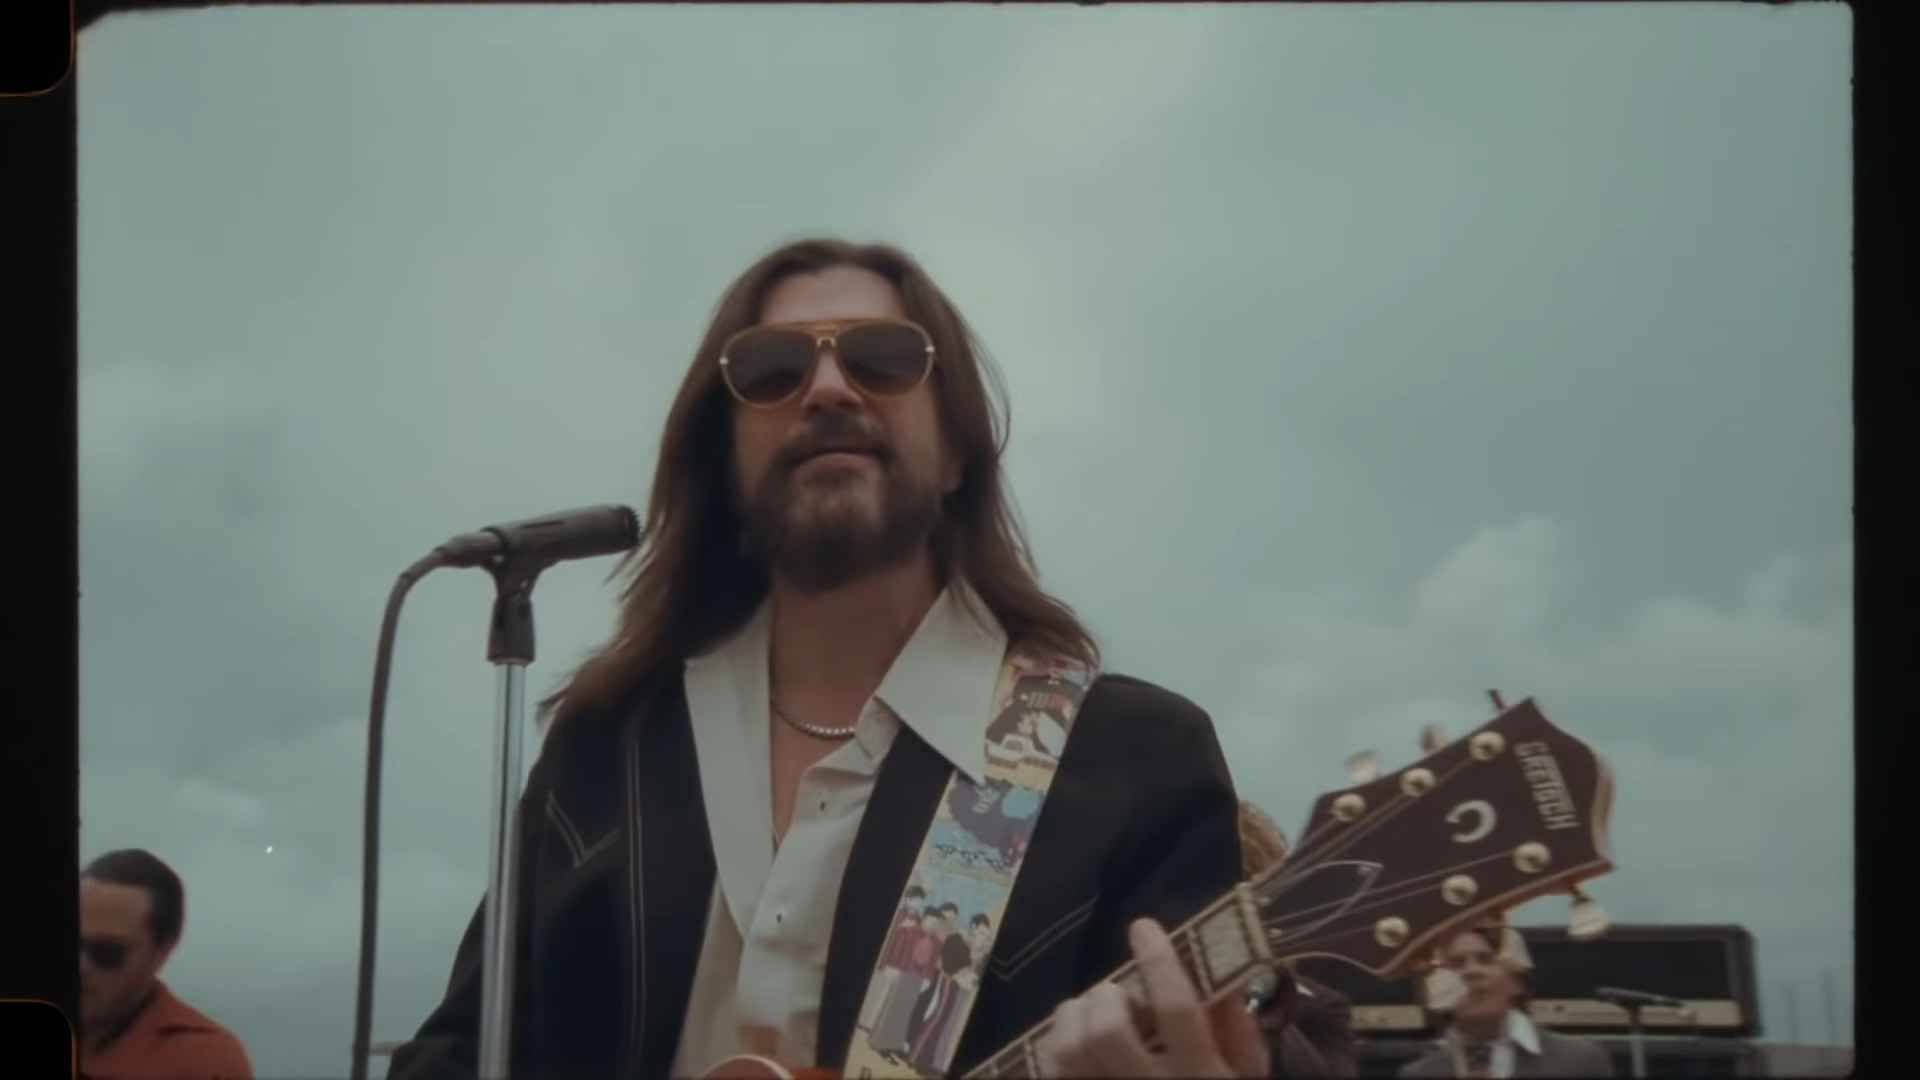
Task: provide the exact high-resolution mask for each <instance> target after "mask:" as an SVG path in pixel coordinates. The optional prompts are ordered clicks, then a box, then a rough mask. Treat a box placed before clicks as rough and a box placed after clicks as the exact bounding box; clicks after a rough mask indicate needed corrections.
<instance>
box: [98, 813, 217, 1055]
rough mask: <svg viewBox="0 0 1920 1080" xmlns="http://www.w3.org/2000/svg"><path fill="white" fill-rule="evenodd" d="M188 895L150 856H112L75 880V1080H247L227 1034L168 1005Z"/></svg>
mask: <svg viewBox="0 0 1920 1080" xmlns="http://www.w3.org/2000/svg"><path fill="white" fill-rule="evenodd" d="M185 918H186V890H185V889H184V888H183V887H182V886H181V884H180V876H179V875H178V874H176V873H174V872H173V869H172V868H171V867H169V866H168V865H167V864H166V863H164V862H161V861H160V859H159V858H157V857H155V856H154V855H153V854H152V853H150V852H146V851H140V850H137V849H128V850H123V851H112V852H108V853H107V854H105V855H102V856H100V857H99V858H98V859H95V860H94V861H93V862H92V863H91V864H89V865H88V866H87V868H86V869H85V870H83V871H81V874H80V1072H81V1074H82V1075H84V1076H86V1077H88V1078H90V1080H253V1065H252V1064H251V1063H250V1062H249V1061H248V1060H247V1052H246V1049H245V1048H244V1047H242V1046H241V1045H240V1040H239V1039H237V1038H235V1037H234V1035H233V1033H232V1032H230V1031H228V1030H227V1029H226V1028H224V1027H221V1026H220V1025H219V1024H217V1023H215V1022H214V1021H213V1020H211V1019H209V1018H208V1017H207V1015H206V1014H205V1013H202V1012H201V1011H200V1010H198V1009H195V1008H194V1007H193V1006H191V1005H188V1004H187V1003H186V1002H184V1001H181V1000H180V999H179V998H177V997H175V996H174V995H173V992H172V991H170V990H168V989H167V986H166V984H165V983H163V982H161V981H160V969H161V968H163V967H165V966H166V963H167V958H168V957H170V956H172V955H173V949H174V946H175V945H178V944H179V943H180V933H181V930H182V929H183V927H184V924H185Z"/></svg>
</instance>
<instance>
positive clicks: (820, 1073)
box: [700, 1054, 840, 1080]
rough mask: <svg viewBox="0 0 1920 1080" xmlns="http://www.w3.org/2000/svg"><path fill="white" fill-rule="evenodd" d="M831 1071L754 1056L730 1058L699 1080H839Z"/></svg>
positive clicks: (837, 1074)
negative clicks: (784, 1063)
mask: <svg viewBox="0 0 1920 1080" xmlns="http://www.w3.org/2000/svg"><path fill="white" fill-rule="evenodd" d="M839 1076H840V1074H839V1073H837V1072H834V1071H833V1070H832V1069H820V1068H804V1069H796V1068H789V1067H787V1066H785V1065H782V1064H781V1063H780V1062H778V1061H775V1060H773V1059H772V1058H763V1057H758V1056H756V1055H754V1054H741V1055H739V1056H737V1057H730V1058H728V1059H727V1060H725V1061H722V1062H721V1063H719V1064H718V1065H715V1066H714V1067H713V1068H711V1069H708V1070H707V1071H706V1072H705V1073H703V1074H702V1075H701V1077H700V1080H839Z"/></svg>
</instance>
